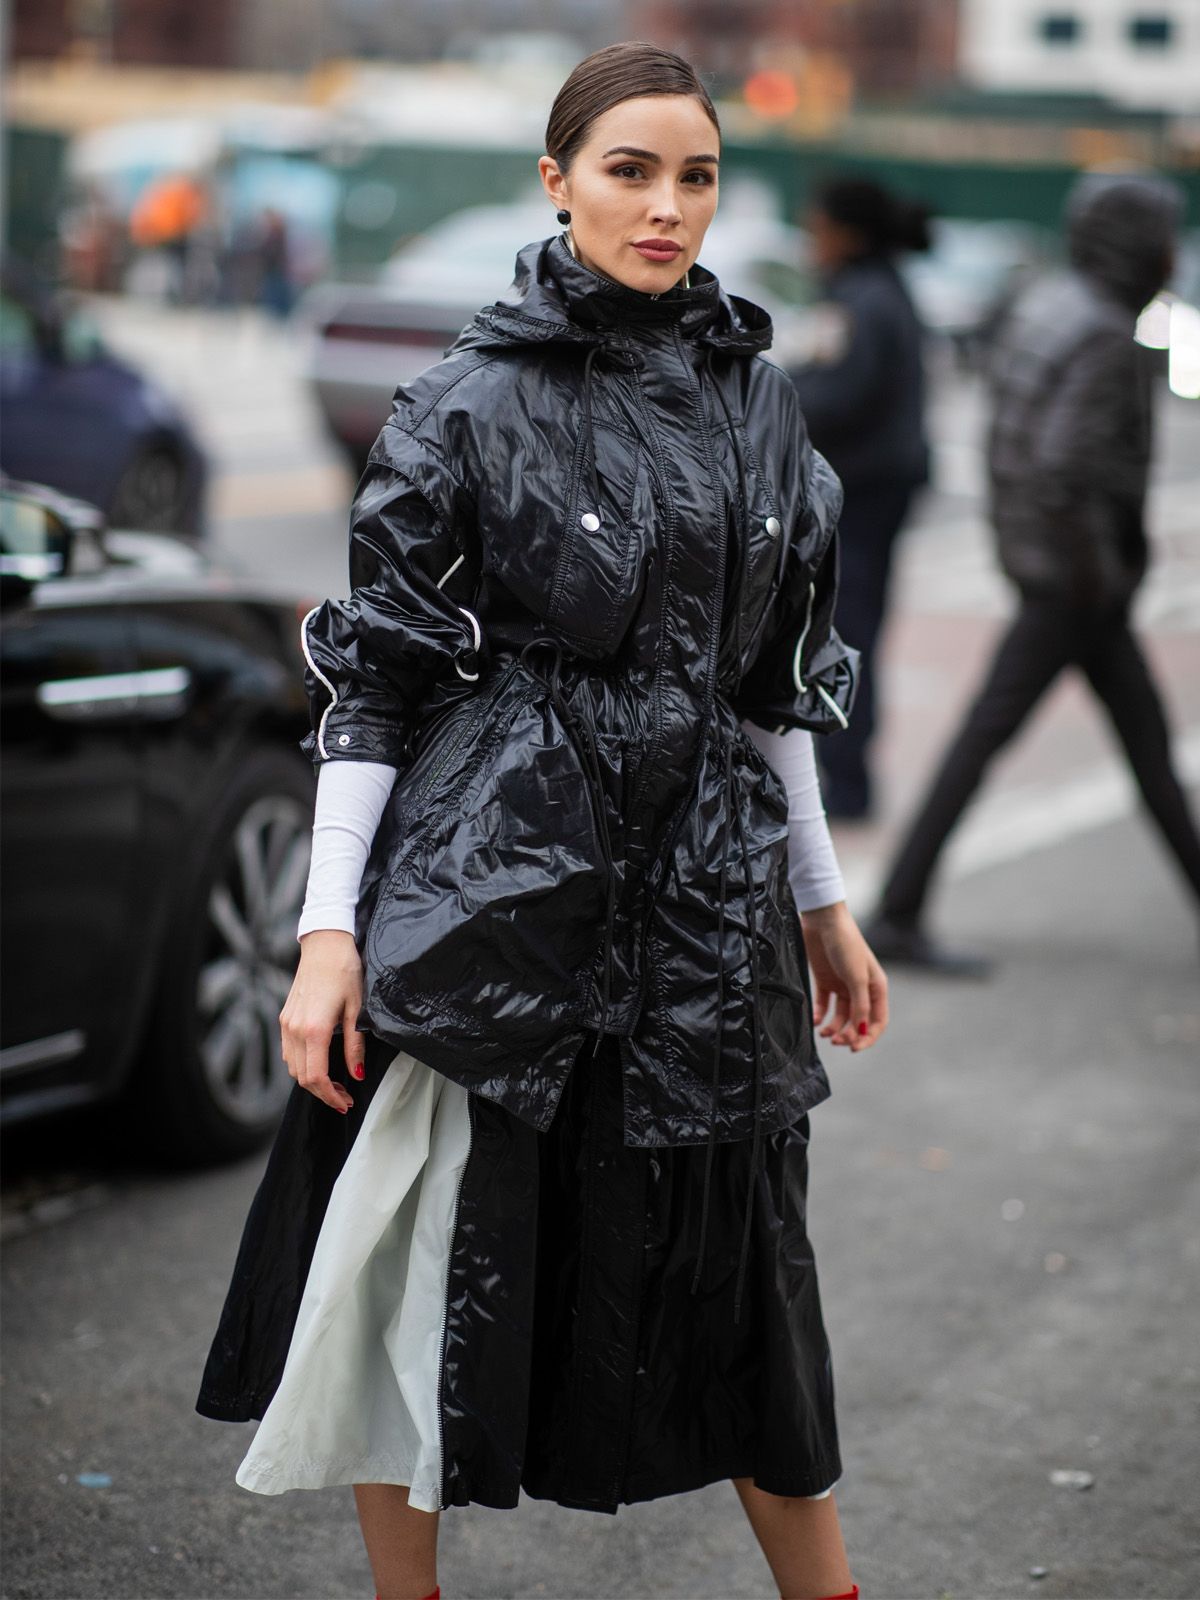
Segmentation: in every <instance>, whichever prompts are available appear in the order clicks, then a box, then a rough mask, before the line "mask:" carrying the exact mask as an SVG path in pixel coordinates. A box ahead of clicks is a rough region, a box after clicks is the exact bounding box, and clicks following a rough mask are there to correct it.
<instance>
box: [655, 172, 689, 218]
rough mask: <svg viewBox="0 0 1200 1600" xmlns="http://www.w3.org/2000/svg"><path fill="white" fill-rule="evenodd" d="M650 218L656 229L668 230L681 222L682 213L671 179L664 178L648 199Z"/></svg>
mask: <svg viewBox="0 0 1200 1600" xmlns="http://www.w3.org/2000/svg"><path fill="white" fill-rule="evenodd" d="M650 216H651V219H652V220H653V222H654V223H655V224H656V226H658V227H663V228H669V227H672V226H674V225H676V224H678V223H680V222H682V221H683V212H682V211H680V209H679V197H678V195H677V194H676V193H675V182H674V180H673V179H671V178H664V179H663V181H662V182H660V183H659V184H658V185H656V187H655V189H654V192H653V194H652V195H651V197H650Z"/></svg>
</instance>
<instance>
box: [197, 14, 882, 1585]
mask: <svg viewBox="0 0 1200 1600" xmlns="http://www.w3.org/2000/svg"><path fill="white" fill-rule="evenodd" d="M546 147H547V151H548V154H547V156H546V157H544V158H543V159H542V161H541V164H540V170H541V173H542V179H543V182H544V184H545V187H546V191H547V194H548V195H549V197H550V199H551V201H552V202H553V203H554V204H555V205H556V206H557V207H558V208H559V219H560V221H563V222H564V223H569V231H567V232H566V233H563V234H559V235H557V236H555V237H552V238H550V239H547V240H544V241H541V242H539V243H535V244H531V245H529V246H527V247H526V248H525V249H524V250H522V251H521V253H520V255H519V257H518V261H517V275H516V281H515V282H514V284H513V286H512V287H511V289H510V290H509V291H508V293H507V294H506V295H505V296H504V297H503V298H502V299H501V300H499V301H497V302H496V303H495V304H493V305H491V306H487V307H485V308H484V309H483V310H482V311H481V312H479V313H478V315H477V316H476V317H475V319H474V320H473V321H472V323H471V324H469V326H468V327H467V328H466V329H465V330H464V331H463V333H462V335H461V336H460V337H459V339H458V340H457V341H456V343H455V345H454V346H453V347H452V348H451V350H450V351H449V352H448V353H447V355H446V357H445V359H444V360H442V361H441V362H439V363H438V364H437V365H435V366H434V367H432V368H430V369H429V370H428V371H427V372H426V373H424V374H423V375H422V376H421V377H419V378H418V379H416V380H415V381H414V382H413V383H412V384H410V385H407V386H402V387H401V388H400V389H399V390H397V393H396V398H395V406H394V410H393V414H392V417H391V419H390V420H389V422H388V423H387V424H386V425H385V427H384V429H383V431H382V432H381V434H380V436H379V440H378V441H377V443H376V445H375V447H374V448H373V450H372V452H371V457H370V462H369V464H368V467H367V470H366V472H365V474H364V476H363V478H362V480H361V481H360V484H359V487H358V492H357V495H356V499H355V505H354V510H353V514H352V521H351V550H350V564H351V583H352V594H351V597H350V599H349V600H348V601H334V600H328V601H326V602H325V603H324V604H323V605H322V606H319V607H317V608H315V609H314V611H313V612H311V613H310V614H309V616H308V617H307V618H306V619H305V624H304V627H303V639H304V647H305V652H306V655H307V658H308V679H307V682H308V688H309V692H310V697H311V705H312V714H313V729H312V732H311V734H310V735H309V736H308V738H307V739H306V740H305V741H304V743H305V747H306V748H307V749H308V750H309V752H310V754H311V755H312V756H313V757H314V759H315V760H316V762H317V763H318V770H319V783H318V802H317V817H316V823H315V827H314V854H313V868H312V876H311V877H310V881H309V892H308V896H307V898H306V902H305V909H304V913H303V915H302V918H301V923H300V929H299V932H300V937H301V959H300V966H299V970H298V972H297V974H296V979H295V982H294V985H293V987H292V991H291V994H290V995H289V997H288V1001H287V1004H286V1005H285V1007H284V1009H283V1012H282V1013H281V1018H280V1021H281V1027H282V1034H283V1048H284V1054H285V1056H286V1059H287V1062H288V1069H289V1071H290V1072H291V1073H292V1075H293V1076H294V1077H295V1078H296V1080H297V1084H298V1085H299V1086H300V1088H299V1089H297V1090H296V1091H294V1092H293V1096H292V1100H291V1101H290V1102H289V1106H288V1109H287V1113H286V1115H285V1118H284V1122H283V1125H282V1127H281V1130H280V1133H279V1136H278V1139H277V1142H276V1145H275V1149H274V1151H273V1153H272V1157H271V1161H270V1164H269V1166H268V1169H267V1174H266V1176H265V1178H264V1180H263V1184H262V1186H261V1188H260V1190H259V1193H258V1195H257V1197H256V1199H255V1202H254V1207H253V1209H252V1211H251V1215H250V1218H249V1220H248V1222H247V1227H246V1232H245V1236H244V1238H243V1241H242V1248H241V1252H240V1254H239V1257H238V1263H237V1267H236V1269H235V1272H234V1279H233V1283H232V1285H231V1288H230V1292H229V1296H228V1298H227V1301H226V1305H225V1310H224V1313H223V1315H222V1319H221V1325H220V1328H219V1329H218V1332H217V1336H216V1339H215V1340H214V1343H213V1349H212V1352H211V1355H210V1358H209V1364H208V1368H207V1370H206V1373H205V1378H204V1384H203V1387H202V1390H201V1395H200V1400H199V1409H200V1410H201V1411H202V1412H203V1413H204V1414H206V1415H209V1416H216V1417H223V1418H227V1419H231V1420H240V1419H245V1418H248V1417H261V1418H262V1423H261V1426H260V1428H259V1430H258V1432H257V1434H256V1435H255V1438H254V1441H253V1443H252V1445H251V1448H250V1451H249V1453H248V1455H247V1457H246V1460H245V1461H243V1463H242V1466H241V1467H240V1468H239V1472H238V1481H239V1483H242V1484H243V1485H244V1486H246V1487H249V1488H254V1489H258V1490H260V1491H262V1492H267V1493H273V1492H279V1491H280V1490H284V1489H288V1488H292V1487H316V1486H319V1485H324V1484H330V1483H353V1484H354V1486H355V1496H356V1501H357V1505H358V1511H359V1516H360V1521H361V1523H362V1529H363V1535H364V1539H365V1542H366V1545H367V1550H368V1554H369V1556H370V1560H371V1564H372V1568H373V1571H374V1575H375V1580H376V1587H377V1589H378V1592H379V1594H380V1595H381V1596H383V1600H411V1597H415V1596H425V1595H427V1594H428V1593H429V1592H430V1591H431V1590H432V1592H433V1594H434V1595H437V1594H438V1593H439V1587H438V1586H437V1585H436V1569H435V1559H436V1539H437V1520H438V1519H437V1513H438V1512H439V1511H440V1510H441V1509H443V1508H445V1507H446V1506H448V1505H465V1504H468V1503H470V1502H472V1501H474V1502H476V1503H481V1504H486V1505H492V1506H513V1505H515V1504H516V1503H517V1500H518V1494H519V1490H520V1489H524V1490H525V1491H526V1493H528V1494H530V1495H533V1496H535V1497H540V1498H549V1499H554V1500H556V1501H557V1502H558V1503H559V1504H561V1505H564V1506H574V1507H579V1508H584V1509H591V1510H597V1511H607V1512H610V1513H614V1512H615V1511H616V1510H617V1507H618V1505H619V1504H621V1503H629V1502H632V1501H637V1500H645V1499H651V1498H655V1497H657V1496H661V1495H664V1494H670V1493H677V1492H681V1491H683V1490H685V1489H690V1488H695V1487H698V1486H700V1485H702V1484H706V1483H710V1482H713V1481H716V1480H717V1479H719V1478H722V1477H730V1478H732V1479H733V1480H734V1482H735V1484H736V1486H737V1489H738V1492H739V1494H740V1495H741V1498H742V1501H743V1503H744V1505H745V1508H746V1511H747V1513H748V1515H749V1517H750V1519H751V1522H752V1524H753V1526H754V1529H755V1532H756V1534H757V1536H758V1538H759V1540H760V1542H761V1544H762V1547H763V1550H764V1552H765V1554H766V1556H767V1560H768V1561H769V1563H770V1565H771V1567H772V1570H773V1572H774V1575H775V1577H776V1580H777V1582H778V1583H779V1586H780V1589H781V1592H782V1593H783V1594H784V1595H785V1596H789V1597H799V1596H827V1595H832V1594H844V1593H847V1592H849V1593H853V1592H856V1591H854V1590H853V1589H852V1587H851V1578H850V1572H849V1568H848V1566H847V1562H846V1556H845V1551H844V1549H843V1545H842V1539H841V1534H840V1531H839V1527H838V1520H837V1511H836V1508H835V1505H834V1501H833V1498H832V1495H831V1494H830V1493H829V1490H830V1489H831V1488H832V1485H833V1484H834V1482H835V1481H836V1479H837V1478H838V1476H839V1474H840V1471H841V1465H840V1460H839V1457H838V1452H837V1439H836V1428H835V1423H834V1415H833V1395H832V1380H831V1377H830V1371H829V1358H828V1347H827V1344H826V1341H825V1334H824V1329H823V1327H822V1323H821V1314H820V1304H819V1299H818V1294H817V1285H816V1277H815V1270H814V1268H813V1264H812V1258H811V1250H810V1246H809V1244H808V1240H807V1236H806V1233H805V1228H804V1193H805V1179H806V1165H805V1156H806V1146H807V1140H808V1117H807V1112H808V1109H809V1107H810V1106H812V1105H814V1104H816V1103H817V1102H818V1101H820V1100H822V1099H824V1098H825V1097H826V1096H827V1095H828V1093H829V1085H828V1081H827V1079H826V1077H825V1074H824V1070H823V1067H822V1065H821V1063H820V1061H819V1059H818V1057H817V1054H816V1048H815V1040H814V1033H815V1023H816V1022H820V1023H821V1024H822V1025H821V1034H822V1036H823V1037H825V1038H827V1039H829V1040H830V1041H831V1042H833V1043H836V1044H839V1045H844V1046H846V1047H847V1048H849V1049H851V1050H861V1049H865V1048H868V1047H869V1046H870V1045H872V1044H874V1042H875V1041H876V1040H877V1039H878V1038H879V1036H880V1034H881V1033H882V1032H883V1029H884V1027H885V1026H886V1022H887V999H886V981H885V978H884V975H883V973H882V972H881V970H880V968H879V966H878V963H877V962H876V961H875V959H874V957H873V956H872V955H871V953H870V951H869V950H868V948H867V946H866V944H865V943H864V941H863V939H862V936H861V934H860V933H859V931H858V929H857V927H856V925H855V923H854V921H853V919H852V918H851V917H850V915H849V913H848V911H847V910H846V907H845V903H844V900H843V898H842V895H841V890H840V881H839V879H838V874H837V864H836V861H834V860H833V859H832V856H831V854H830V852H829V847H828V834H827V831H825V830H824V826H823V821H824V819H823V816H822V814H821V812H820V809H819V805H818V806H816V808H815V809H814V805H813V798H812V797H813V784H812V782H811V778H812V773H813V768H812V761H811V739H810V734H809V732H808V731H806V730H809V729H813V728H819V729H824V728H826V727H828V726H830V725H831V724H840V723H841V722H842V721H843V720H844V719H845V716H846V714H847V708H848V706H849V703H850V699H851V697H852V694H853V688H854V665H855V656H854V652H853V651H850V650H847V649H846V647H845V646H843V645H842V644H841V642H840V640H839V639H838V637H837V634H836V633H835V632H834V630H833V627H832V609H833V601H834V591H835V574H836V568H835V562H836V546H835V522H836V515H837V509H838V502H839V498H840V496H839V490H838V485H837V482H836V479H834V478H833V476H832V474H830V472H829V471H828V469H827V468H826V467H825V464H824V462H823V461H822V460H821V458H820V457H819V456H817V455H816V454H815V453H814V452H813V451H812V449H811V447H810V446H809V445H808V442H807V440H806V438H805V436H804V431H803V425H802V421H801V418H800V415H799V412H798V409H797V406H796V401H795V396H794V393H793V391H792V389H791V386H790V384H789V383H788V382H787V379H786V377H785V376H784V374H783V373H782V372H781V371H779V370H778V369H777V368H774V367H772V366H771V365H769V364H768V363H767V362H765V361H761V360H758V359H756V357H757V355H758V353H759V352H760V351H762V350H763V349H764V348H765V347H766V346H767V344H768V343H769V340H770V325H769V323H768V321H767V319H766V318H765V316H764V314H763V313H762V312H761V311H759V310H758V309H757V308H756V307H754V306H751V305H749V304H748V303H747V302H745V301H740V300H736V299H731V298H730V297H728V296H727V295H726V294H725V293H724V292H723V291H722V290H721V288H720V285H719V284H718V283H717V281H716V279H715V278H714V277H713V276H712V274H711V273H709V272H707V271H706V270H705V269H704V268H703V267H701V266H698V265H697V264H696V262H697V256H698V253H699V251H700V248H701V244H702V241H703V238H704V233H705V229H706V228H707V226H708V224H709V221H710V220H711V218H712V215H713V211H714V209H715V206H716V200H717V166H718V158H719V131H718V128H717V122H716V116H715V113H714V111H713V108H712V105H711V103H710V101H709V99H708V96H707V94H706V93H705V91H704V89H703V88H702V86H701V85H700V83H699V81H698V79H697V77H696V75H695V73H694V72H693V70H692V69H691V68H690V67H689V66H688V65H687V64H686V63H685V62H683V61H681V60H680V59H679V58H678V57H676V56H674V55H671V54H670V53H669V52H666V51H662V50H659V49H656V48H654V47H652V46H649V45H643V44H626V45H618V46H613V47H611V48H609V49H607V50H602V51H600V52H598V53H597V54H595V55H593V56H591V57H589V58H588V59H587V60H585V61H584V62H582V63H581V64H580V66H578V67H577V68H576V69H575V71H574V72H573V73H572V74H571V76H570V77H569V78H568V80H567V82H566V83H565V84H564V85H563V88H562V90H561V91H560V93H559V95H558V97H557V99H556V101H555V104H554V107H553V109H552V111H551V115H550V122H549V127H548V130H547V140H546ZM743 718H745V719H746V724H745V727H744V726H743V724H742V719H743ZM751 724H753V725H754V726H755V728H756V732H755V734H754V735H750V734H748V733H747V732H746V727H749V726H750V725H751ZM760 745H761V747H762V748H760ZM764 750H766V751H768V752H770V753H771V754H772V755H773V757H774V759H775V760H776V761H777V762H778V764H779V767H780V768H781V769H782V770H783V771H784V773H785V775H786V776H787V778H788V780H789V784H790V792H791V793H792V794H794V796H795V800H794V801H793V802H792V804H791V806H790V809H789V790H785V788H784V784H783V783H782V782H781V779H780V775H779V773H778V772H777V771H776V770H775V768H774V767H773V766H772V765H771V763H770V761H768V759H767V757H766V756H765V755H764V753H763V751H764ZM797 841H799V844H797ZM789 848H791V849H792V855H793V858H794V859H789ZM364 863H365V870H364ZM789 871H790V872H791V874H792V880H793V882H795V883H796V884H797V885H798V892H799V897H800V898H799V901H797V899H795V898H793V890H792V888H791V887H790V885H789ZM798 903H803V904H805V905H806V906H807V907H811V909H807V910H806V911H805V914H804V922H803V936H802V933H801V925H800V919H799V918H798V917H797V915H796V906H797V904H798ZM806 955H807V961H809V962H811V963H812V968H813V972H814V974H815V976H816V985H815V995H814V994H813V993H812V992H810V980H809V974H808V969H807V962H806ZM339 1025H340V1028H341V1036H340V1047H339V1048H338V1049H335V1050H334V1051H333V1052H332V1058H333V1059H332V1061H331V1060H330V1048H329V1047H330V1044H331V1042H332V1040H333V1036H334V1034H335V1031H336V1029H337V1028H338V1027H339ZM339 1057H340V1058H341V1059H339ZM331 1069H332V1070H331ZM347 1075H348V1081H347ZM350 1083H353V1084H355V1085H356V1088H355V1091H354V1093H353V1094H352V1093H351V1092H350V1088H349V1084H350ZM301 1089H302V1090H307V1091H308V1093H307V1094H305V1093H303V1092H301ZM330 1109H332V1110H333V1111H335V1112H340V1113H341V1116H342V1120H341V1122H340V1123H339V1120H338V1118H337V1117H335V1116H331V1115H330Z"/></svg>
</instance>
